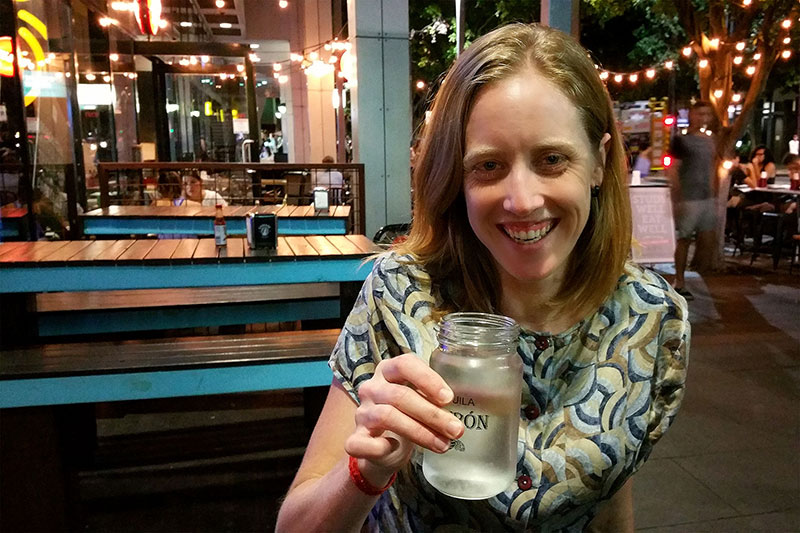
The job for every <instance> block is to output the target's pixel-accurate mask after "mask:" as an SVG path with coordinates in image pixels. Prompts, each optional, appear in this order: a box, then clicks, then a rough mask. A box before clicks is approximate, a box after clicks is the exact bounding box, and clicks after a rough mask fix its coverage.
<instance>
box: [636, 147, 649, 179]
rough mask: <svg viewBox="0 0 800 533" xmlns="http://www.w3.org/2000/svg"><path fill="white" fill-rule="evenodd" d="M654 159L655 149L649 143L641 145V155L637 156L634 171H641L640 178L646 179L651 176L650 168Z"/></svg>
mask: <svg viewBox="0 0 800 533" xmlns="http://www.w3.org/2000/svg"><path fill="white" fill-rule="evenodd" d="M652 157H653V147H652V146H650V143H649V142H644V143H642V144H640V145H639V153H638V154H637V155H636V161H634V163H633V170H638V171H639V177H640V178H646V177H647V176H649V175H650V166H651V164H652V161H651V158H652Z"/></svg>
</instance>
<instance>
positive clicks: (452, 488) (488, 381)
mask: <svg viewBox="0 0 800 533" xmlns="http://www.w3.org/2000/svg"><path fill="white" fill-rule="evenodd" d="M518 338H519V325H518V324H517V323H516V322H515V321H514V320H512V319H511V318H508V317H505V316H501V315H491V314H487V313H451V314H449V315H445V316H444V317H443V318H442V320H441V321H440V322H439V348H438V349H436V350H434V352H433V354H432V355H431V360H430V365H431V368H432V369H433V370H435V371H436V372H437V373H438V374H439V375H440V376H442V378H444V380H445V381H446V382H447V384H448V385H449V386H450V388H451V389H453V393H454V394H455V396H454V398H453V402H452V403H451V404H450V405H448V406H446V407H445V409H447V410H448V411H450V412H451V413H453V414H454V415H455V416H456V418H458V419H459V420H461V421H462V422H463V423H464V427H465V428H466V429H465V431H464V435H463V436H462V437H461V438H460V439H458V440H454V441H452V442H451V444H450V449H449V450H448V451H447V452H445V453H443V454H438V453H435V452H432V451H430V450H424V453H423V459H422V472H423V474H424V475H425V479H427V480H428V482H429V483H430V484H431V485H433V486H434V488H436V489H437V490H438V491H440V492H442V493H444V494H446V495H448V496H452V497H455V498H462V499H466V500H483V499H486V498H490V497H492V496H494V495H495V494H498V493H500V492H502V491H503V490H505V489H506V488H507V487H508V486H509V484H510V483H512V482H513V481H514V478H515V477H516V470H517V435H518V431H519V409H520V398H521V394H522V389H521V387H522V360H521V359H520V358H519V356H518V355H517V342H518Z"/></svg>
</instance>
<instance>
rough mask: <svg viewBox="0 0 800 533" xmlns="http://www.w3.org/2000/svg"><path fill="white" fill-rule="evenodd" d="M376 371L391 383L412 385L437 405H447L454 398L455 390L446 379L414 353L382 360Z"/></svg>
mask: <svg viewBox="0 0 800 533" xmlns="http://www.w3.org/2000/svg"><path fill="white" fill-rule="evenodd" d="M375 373H376V375H377V374H380V375H381V376H382V377H383V378H384V379H385V380H386V381H389V382H391V383H401V384H406V383H408V384H410V385H412V386H413V387H414V388H415V389H416V390H417V391H418V392H420V393H421V394H422V395H424V396H425V397H426V398H428V399H429V400H430V401H431V402H433V403H435V404H437V405H440V406H441V405H446V404H448V403H450V402H451V401H452V400H453V390H452V389H451V388H450V387H448V386H447V383H445V381H444V379H442V377H441V376H440V375H439V374H437V373H436V372H434V371H433V370H432V369H431V367H429V366H428V365H427V363H425V362H424V361H422V360H421V359H420V358H418V357H417V356H416V355H414V354H413V353H407V354H403V355H400V356H398V357H393V358H392V359H386V360H384V361H381V362H380V363H379V364H378V366H377V367H376V368H375Z"/></svg>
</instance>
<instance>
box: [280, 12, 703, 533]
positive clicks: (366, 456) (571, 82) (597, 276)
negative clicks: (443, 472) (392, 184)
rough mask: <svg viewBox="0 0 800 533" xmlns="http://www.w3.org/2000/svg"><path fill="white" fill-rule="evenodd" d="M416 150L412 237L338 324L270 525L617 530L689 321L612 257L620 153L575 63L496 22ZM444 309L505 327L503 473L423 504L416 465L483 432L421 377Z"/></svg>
mask: <svg viewBox="0 0 800 533" xmlns="http://www.w3.org/2000/svg"><path fill="white" fill-rule="evenodd" d="M422 138H423V141H422V143H421V149H420V153H419V155H418V157H417V159H416V160H415V166H414V176H413V179H414V221H413V224H412V228H411V232H410V234H409V237H408V240H406V241H405V242H404V243H401V244H399V245H398V246H397V247H396V248H394V249H393V250H391V251H389V252H387V253H385V254H383V255H382V256H380V257H378V258H377V259H376V261H375V266H374V268H373V271H372V273H371V274H370V276H369V277H368V279H367V280H366V282H365V285H364V288H363V289H362V291H361V294H360V296H359V298H358V300H357V301H356V304H355V306H354V308H353V310H352V312H351V313H350V316H349V317H348V319H347V322H346V324H345V326H344V328H343V330H342V333H341V335H340V337H339V341H338V343H337V345H336V347H335V348H334V351H333V354H332V355H331V359H330V365H331V368H332V370H333V374H334V377H335V379H334V381H333V383H332V385H331V388H330V392H329V395H328V399H327V400H326V403H325V407H324V409H323V412H322V414H321V416H320V419H319V422H318V423H317V426H316V427H315V429H314V433H313V435H312V438H311V441H310V443H309V446H308V448H307V450H306V454H305V458H304V460H303V463H302V465H301V467H300V470H299V472H298V474H297V477H296V478H295V480H294V482H293V484H292V486H291V488H290V490H289V493H288V494H287V496H286V499H285V503H284V505H283V507H282V508H281V512H280V515H279V520H278V530H279V531H307V530H345V529H346V530H359V529H360V528H361V527H362V525H365V526H366V530H369V531H434V530H451V531H522V530H526V531H527V530H535V531H538V530H547V531H584V530H587V529H588V530H591V531H615V532H617V531H625V532H629V531H633V516H632V502H631V483H630V479H631V476H632V475H633V474H634V472H636V471H637V470H638V468H639V467H640V466H641V465H642V464H643V463H644V461H645V460H646V459H647V457H648V455H649V454H650V451H651V450H652V447H653V445H654V444H655V442H656V441H658V439H659V438H661V436H662V435H663V433H664V431H666V429H667V428H668V427H669V426H670V424H671V423H672V420H673V419H674V416H675V414H676V413H677V411H678V407H679V406H680V403H681V400H682V398H683V386H684V382H685V377H686V367H687V357H688V349H689V322H688V317H687V310H686V302H685V301H684V300H683V298H681V297H680V296H679V295H678V294H677V293H675V291H674V290H672V288H671V287H670V286H669V284H668V283H667V282H666V281H665V280H664V279H662V278H661V277H659V276H658V275H657V274H655V273H653V272H649V271H646V270H644V269H642V268H640V267H639V266H637V265H634V264H631V263H628V262H626V258H627V255H628V251H629V248H630V233H631V220H630V206H629V204H628V195H627V190H626V188H625V183H624V180H625V177H626V174H627V172H626V166H625V159H624V149H623V146H622V143H621V140H620V135H619V132H618V131H617V129H616V123H615V120H614V114H613V110H612V107H611V102H610V99H609V97H608V93H607V92H606V90H605V87H604V86H603V84H602V82H601V81H600V79H599V76H598V74H597V71H596V70H595V68H594V65H593V64H592V62H591V61H590V60H589V59H588V57H587V54H586V51H585V50H584V49H582V48H581V47H580V45H578V44H577V43H576V42H575V41H574V40H573V39H572V38H570V37H569V36H567V35H564V34H562V33H560V32H558V31H556V30H553V29H549V28H544V27H540V26H537V25H521V24H518V25H511V26H506V27H503V28H500V29H498V30H495V31H493V32H491V33H490V34H488V35H485V36H483V37H481V38H480V39H478V40H476V41H475V42H474V43H473V44H472V45H471V46H470V47H469V48H468V49H467V50H466V51H465V52H464V53H463V54H462V55H461V56H460V57H459V58H458V60H457V61H456V63H455V64H454V65H453V66H452V68H451V69H450V70H449V72H448V74H447V76H446V78H445V80H444V82H443V84H442V86H441V88H440V90H439V92H438V94H437V96H436V99H435V101H434V104H433V109H432V112H431V116H430V118H429V120H428V121H427V122H426V129H425V131H424V133H423V136H422ZM459 311H467V312H474V311H479V312H483V313H493V314H502V315H506V316H507V317H509V318H511V319H513V321H512V322H513V323H515V324H519V325H520V326H521V328H520V331H521V333H520V335H519V338H518V340H517V342H516V343H514V347H515V348H516V350H515V351H512V353H515V356H518V357H519V358H520V359H521V362H522V367H523V373H522V376H523V378H522V381H523V383H522V396H521V409H520V411H519V413H518V414H517V413H513V415H512V417H513V418H514V420H515V421H516V419H517V417H518V421H519V427H518V428H514V427H513V426H512V429H518V432H517V434H518V441H517V442H516V446H515V447H514V449H513V450H510V451H511V453H515V454H516V475H515V478H514V479H513V480H511V481H510V482H509V483H508V484H507V486H506V487H505V488H504V489H503V490H502V491H501V492H499V493H498V494H496V495H494V496H492V497H491V498H488V499H484V500H458V499H455V498H453V497H448V496H446V495H444V494H442V493H441V492H439V491H438V490H437V489H435V488H434V487H433V485H431V484H430V483H429V482H428V481H427V479H426V478H425V475H423V468H422V462H421V456H422V454H421V453H419V448H420V447H421V448H424V449H426V450H427V451H428V455H429V456H430V452H435V453H438V454H444V458H445V459H444V461H446V460H447V459H446V458H447V457H448V455H449V454H460V453H462V452H463V450H464V444H463V443H464V442H467V441H470V439H472V438H474V437H471V436H470V437H469V439H468V438H467V437H466V436H465V435H464V432H465V431H470V430H472V429H473V428H474V425H475V424H474V422H475V420H476V419H477V420H483V424H484V425H485V426H486V427H487V428H488V427H490V426H491V424H494V423H497V422H492V420H498V418H492V417H493V416H495V415H494V414H491V415H490V414H489V413H490V412H492V413H493V411H491V409H490V407H482V406H481V403H480V401H478V400H476V403H472V401H473V400H472V398H471V397H467V396H469V395H466V396H465V395H464V394H463V393H459V395H457V396H454V391H453V390H452V389H451V388H450V384H448V382H447V381H445V380H444V379H443V378H442V377H441V376H440V375H439V374H437V373H436V372H435V371H433V370H432V369H431V368H430V367H429V366H428V361H429V359H430V358H431V353H432V352H434V350H435V349H437V345H438V344H439V343H438V342H437V336H438V338H439V340H440V341H441V339H442V338H443V337H442V329H440V328H439V326H438V325H437V323H439V320H440V319H441V318H442V317H443V316H444V315H445V314H446V313H450V312H459ZM445 340H446V339H445ZM447 344H449V343H444V344H443V345H442V346H440V347H439V350H444V351H446V350H448V349H451V347H449V346H448V345H447ZM474 356H475V357H483V356H485V354H482V353H477V354H475V355H474ZM435 361H436V356H434V362H435ZM486 379H488V377H487V376H484V377H483V381H486ZM453 385H454V386H455V384H453ZM476 388H477V386H476ZM450 404H453V405H450ZM458 405H461V406H465V405H468V406H469V408H470V409H472V410H471V411H469V414H467V415H463V416H462V417H459V416H456V413H455V412H454V411H456V410H457V406H458ZM481 409H485V411H481ZM473 411H474V412H473ZM458 414H459V415H461V414H462V413H460V412H459V413H458ZM470 417H473V419H470ZM481 417H484V418H481ZM470 420H472V422H473V423H472V425H470V423H469V421H470ZM462 421H463V422H462ZM487 433H489V432H488V431H487ZM471 442H472V441H471ZM489 445H491V443H489ZM505 451H506V452H508V451H509V450H505ZM497 454H498V456H502V455H504V453H503V450H497ZM473 466H474V467H475V468H476V469H478V470H480V469H481V466H482V465H480V464H478V465H473ZM483 466H484V469H485V470H491V469H492V465H491V464H486V465H483ZM312 507H313V509H314V513H308V512H307V510H308V509H309V508H312Z"/></svg>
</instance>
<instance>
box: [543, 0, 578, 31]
mask: <svg viewBox="0 0 800 533" xmlns="http://www.w3.org/2000/svg"><path fill="white" fill-rule="evenodd" d="M540 13H541V22H542V24H544V25H545V26H550V27H551V28H555V29H557V30H561V31H563V32H564V33H569V34H570V35H572V36H573V37H575V38H576V39H580V3H579V1H578V0H542V6H541V11H540Z"/></svg>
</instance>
